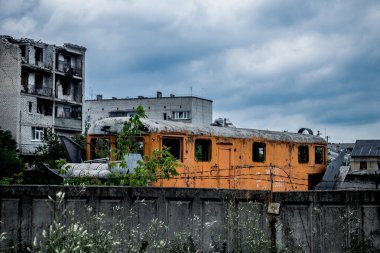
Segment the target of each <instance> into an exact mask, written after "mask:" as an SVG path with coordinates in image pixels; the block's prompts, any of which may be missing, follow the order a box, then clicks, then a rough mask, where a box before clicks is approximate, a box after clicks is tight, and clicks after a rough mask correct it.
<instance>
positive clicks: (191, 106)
mask: <svg viewBox="0 0 380 253" xmlns="http://www.w3.org/2000/svg"><path fill="white" fill-rule="evenodd" d="M139 105H141V106H143V107H144V109H145V112H146V114H147V116H148V118H150V119H157V120H174V121H181V122H185V123H192V124H196V125H210V124H211V123H212V100H208V99H204V98H199V97H195V96H178V97H177V96H174V95H170V96H169V97H163V96H162V93H161V92H159V91H158V92H157V96H156V97H142V96H139V97H137V98H125V99H117V98H112V99H103V97H102V95H97V99H96V100H86V101H85V106H84V119H85V122H86V123H85V124H86V128H88V127H90V126H91V125H93V123H94V122H95V121H97V120H100V119H104V118H108V117H123V116H132V115H134V113H135V110H136V108H137V107H138V106H139Z"/></svg>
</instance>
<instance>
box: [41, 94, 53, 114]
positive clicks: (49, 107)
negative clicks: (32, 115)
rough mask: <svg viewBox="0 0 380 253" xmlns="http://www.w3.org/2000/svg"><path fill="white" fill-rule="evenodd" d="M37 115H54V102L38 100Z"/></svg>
mask: <svg viewBox="0 0 380 253" xmlns="http://www.w3.org/2000/svg"><path fill="white" fill-rule="evenodd" d="M37 113H39V114H44V115H47V116H52V115H53V102H52V101H47V100H43V99H39V98H38V99H37Z"/></svg>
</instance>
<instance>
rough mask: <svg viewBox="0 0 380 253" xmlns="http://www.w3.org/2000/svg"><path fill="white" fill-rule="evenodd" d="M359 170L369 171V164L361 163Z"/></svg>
mask: <svg viewBox="0 0 380 253" xmlns="http://www.w3.org/2000/svg"><path fill="white" fill-rule="evenodd" d="M359 169H361V170H366V169H367V162H360V167H359Z"/></svg>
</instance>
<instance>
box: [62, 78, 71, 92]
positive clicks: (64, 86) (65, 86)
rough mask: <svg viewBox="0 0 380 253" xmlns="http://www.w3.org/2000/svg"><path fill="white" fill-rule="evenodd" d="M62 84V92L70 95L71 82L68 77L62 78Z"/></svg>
mask: <svg viewBox="0 0 380 253" xmlns="http://www.w3.org/2000/svg"><path fill="white" fill-rule="evenodd" d="M60 82H61V85H62V94H63V95H70V82H69V80H67V79H61V80H60Z"/></svg>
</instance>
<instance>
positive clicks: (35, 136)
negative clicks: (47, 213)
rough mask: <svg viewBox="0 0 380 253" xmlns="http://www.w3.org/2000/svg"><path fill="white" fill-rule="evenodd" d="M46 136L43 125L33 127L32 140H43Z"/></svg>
mask: <svg viewBox="0 0 380 253" xmlns="http://www.w3.org/2000/svg"><path fill="white" fill-rule="evenodd" d="M43 136H44V129H43V128H42V127H32V140H34V141H41V140H42V137H43Z"/></svg>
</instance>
